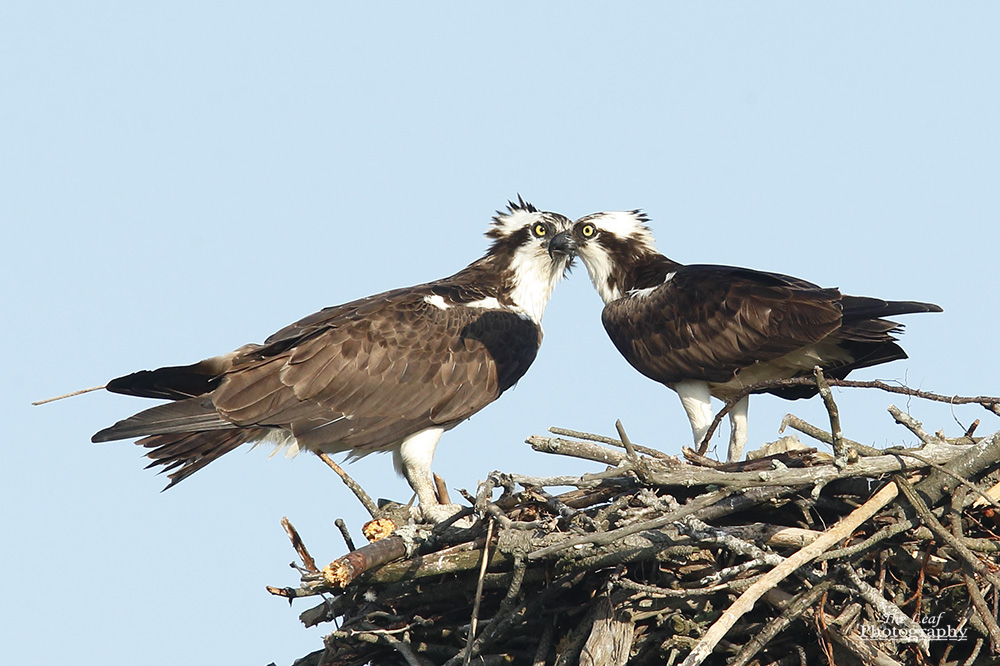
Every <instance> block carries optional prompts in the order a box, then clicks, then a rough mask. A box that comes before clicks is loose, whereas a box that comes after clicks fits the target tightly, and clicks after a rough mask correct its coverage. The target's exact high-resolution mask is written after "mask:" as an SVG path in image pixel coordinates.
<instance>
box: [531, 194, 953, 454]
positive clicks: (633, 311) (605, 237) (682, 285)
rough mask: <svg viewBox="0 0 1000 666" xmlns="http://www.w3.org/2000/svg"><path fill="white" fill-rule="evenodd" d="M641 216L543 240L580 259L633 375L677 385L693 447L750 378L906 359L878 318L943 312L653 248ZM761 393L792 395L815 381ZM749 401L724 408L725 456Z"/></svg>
mask: <svg viewBox="0 0 1000 666" xmlns="http://www.w3.org/2000/svg"><path fill="white" fill-rule="evenodd" d="M647 221H648V219H647V218H646V216H645V215H644V214H643V213H642V212H640V211H637V210H635V211H629V212H609V213H595V214H593V215H588V216H586V217H583V218H580V219H579V220H577V221H576V222H575V223H573V226H572V228H571V229H568V230H567V231H564V232H562V233H560V234H559V235H558V236H557V237H556V238H555V239H553V240H552V244H551V247H554V248H556V249H558V250H560V251H564V252H569V253H575V254H576V255H577V256H579V257H580V259H581V260H582V261H583V263H584V265H585V266H586V267H587V272H588V273H589V274H590V279H591V281H592V282H593V283H594V287H595V288H596V289H597V291H598V293H599V294H600V295H601V298H602V299H603V300H604V312H603V314H602V316H601V320H602V321H603V322H604V328H605V329H606V330H607V332H608V335H609V336H610V337H611V341H612V342H614V344H615V347H617V348H618V351H619V352H621V354H622V356H624V357H625V359H626V360H627V361H628V362H629V363H630V364H631V365H632V367H634V368H635V369H636V370H638V371H639V372H641V373H642V374H644V375H646V376H647V377H649V378H650V379H653V380H655V381H658V382H660V383H661V384H664V385H666V386H667V387H669V388H671V389H673V390H675V391H676V392H677V393H678V395H679V396H680V399H681V403H682V404H683V406H684V409H685V411H686V412H687V416H688V420H689V421H690V422H691V429H692V431H693V432H694V441H695V444H696V445H698V444H701V442H702V439H703V438H704V436H705V434H706V433H707V431H708V428H709V426H710V425H711V423H712V421H713V419H714V417H713V413H712V408H711V398H712V396H715V397H716V398H719V399H722V400H727V399H729V398H731V397H734V396H735V394H736V393H737V392H738V391H739V390H741V389H742V388H743V387H744V386H746V385H748V384H754V383H757V382H761V381H766V380H773V379H787V378H791V377H801V376H806V375H809V374H811V373H812V370H813V368H814V367H815V366H820V367H821V368H822V369H823V371H824V372H825V373H826V374H827V375H828V376H830V377H835V378H838V379H843V378H844V377H846V376H847V374H848V373H850V372H851V371H852V370H855V369H857V368H866V367H868V366H873V365H878V364H880V363H886V362H888V361H893V360H896V359H901V358H906V353H905V352H904V351H903V350H902V348H901V347H900V346H899V345H898V344H896V342H895V339H896V338H894V337H893V333H897V332H899V330H900V328H901V326H900V325H899V324H896V323H895V322H892V321H888V320H886V319H883V318H882V317H888V316H891V315H899V314H907V313H912V312H941V308H940V307H938V306H937V305H933V304H931V303H918V302H915V301H884V300H880V299H877V298H867V297H859V296H846V295H844V294H841V293H840V291H839V290H837V289H823V288H820V287H818V286H817V285H815V284H812V283H810V282H806V281H805V280H800V279H798V278H794V277H788V276H787V275H779V274H777V273H765V272H762V271H755V270H751V269H748V268H736V267H732V266H713V265H683V264H679V263H677V262H676V261H673V260H671V259H668V258H667V257H665V256H663V255H662V254H660V253H659V252H657V251H656V247H655V246H654V243H653V236H652V234H651V233H650V231H649V228H648V227H647V226H646V223H647ZM764 392H766V393H772V394H775V395H778V396H780V397H782V398H785V399H788V400H795V399H798V398H805V397H809V396H811V395H814V394H815V393H816V388H815V387H807V386H802V387H798V386H796V387H783V388H773V389H767V390H765V391H764ZM747 402H748V398H747V397H744V398H743V399H742V400H740V401H739V402H738V403H737V404H736V405H735V406H734V407H733V409H732V411H731V412H730V413H729V417H730V424H731V432H730V438H729V455H728V460H729V461H730V462H733V461H736V460H738V459H739V458H740V455H741V454H742V451H743V445H744V444H745V443H746V441H747Z"/></svg>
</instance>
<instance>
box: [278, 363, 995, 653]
mask: <svg viewBox="0 0 1000 666" xmlns="http://www.w3.org/2000/svg"><path fill="white" fill-rule="evenodd" d="M817 381H820V382H821V386H820V388H821V394H822V395H824V399H825V400H826V401H827V402H826V404H827V407H828V410H829V411H830V417H831V424H830V425H831V427H830V429H829V430H828V431H827V430H821V429H819V428H816V427H814V426H811V425H809V424H807V423H804V422H802V421H800V420H798V419H796V418H795V417H792V416H789V417H786V425H789V426H791V427H793V428H795V429H797V430H800V431H802V432H806V433H808V434H810V435H811V436H813V437H816V438H819V439H821V440H823V441H825V442H827V443H829V444H830V445H832V447H833V454H832V455H829V454H825V453H821V452H818V451H817V450H816V449H813V448H807V447H805V446H803V445H801V444H796V443H795V442H791V445H789V444H790V441H789V440H790V439H791V438H786V441H783V442H781V443H779V444H778V445H776V446H772V447H771V448H769V449H767V450H765V451H763V452H762V454H761V457H758V458H757V459H755V460H749V461H747V462H742V463H734V464H720V463H717V462H714V461H711V460H709V459H707V458H705V457H704V455H703V453H704V452H698V451H690V450H685V459H684V460H680V459H677V458H674V457H671V456H667V455H664V454H663V453H660V452H658V451H655V450H653V449H647V448H644V447H641V446H637V445H633V444H632V443H631V442H630V441H629V440H628V437H627V436H626V434H625V433H624V431H623V430H622V429H621V428H620V427H619V437H618V438H606V437H599V436H595V435H588V434H585V433H577V432H573V431H567V430H559V429H553V435H552V436H544V437H539V436H535V437H531V438H529V440H528V442H529V443H530V444H531V445H532V446H533V447H534V448H536V449H537V450H541V451H546V452H550V453H556V454H560V455H569V456H573V457H578V458H586V459H589V460H594V461H598V462H600V463H603V464H604V465H606V466H607V469H605V470H604V471H601V472H599V473H594V474H585V475H583V476H581V477H550V478H536V477H529V476H522V475H517V474H506V473H501V472H494V473H493V474H491V475H490V477H489V478H488V479H487V480H486V481H484V482H483V483H481V484H480V485H479V488H478V490H477V493H476V495H475V496H467V497H466V499H467V501H468V502H469V504H470V506H469V507H468V508H467V509H465V510H464V511H462V512H461V513H459V514H458V515H456V516H455V517H454V518H453V519H452V520H450V521H448V522H447V523H442V524H439V525H436V526H429V525H421V524H416V523H414V522H413V521H412V520H410V519H408V518H409V512H408V511H407V509H406V507H399V506H398V505H395V506H386V507H381V508H376V507H374V505H372V503H371V501H370V500H367V496H364V498H365V500H366V506H368V507H369V508H370V509H371V510H372V511H373V515H375V516H376V520H373V521H372V523H369V525H368V526H367V528H368V529H367V530H366V533H370V535H371V537H372V538H376V540H375V541H373V542H372V543H370V544H368V545H366V546H364V547H361V548H357V549H355V548H354V546H353V544H352V542H351V540H350V537H349V536H346V534H347V533H346V529H345V528H343V523H342V522H341V523H340V525H341V526H342V530H344V533H345V538H346V540H347V546H348V549H349V552H348V553H347V554H346V555H344V556H342V557H339V558H338V559H336V560H334V561H333V562H332V563H331V564H329V565H327V566H325V567H322V568H320V567H318V566H317V565H316V563H315V560H314V559H313V558H312V556H311V555H310V554H309V552H308V550H307V549H306V547H305V545H304V544H303V542H302V539H301V538H300V537H299V535H298V534H297V533H296V531H295V529H294V528H293V527H292V525H291V524H290V523H288V522H287V520H286V521H284V524H285V528H286V530H287V532H288V534H289V536H290V538H291V540H292V544H293V546H294V547H295V550H296V552H297V553H298V555H299V557H300V559H301V564H297V565H295V566H296V567H297V568H298V570H299V572H300V573H301V581H300V583H299V584H298V585H297V586H295V587H280V588H279V587H271V588H268V589H269V590H270V591H271V592H272V593H273V594H276V595H280V596H283V597H287V598H289V599H294V598H299V597H317V596H319V597H322V602H321V603H320V604H319V605H316V606H314V607H312V608H310V609H308V610H306V611H305V612H303V613H302V614H301V616H300V618H301V620H302V622H303V623H304V624H305V625H306V626H315V625H319V624H322V623H334V624H333V625H331V632H330V633H329V634H328V635H327V636H326V637H325V639H324V645H323V646H322V648H321V649H318V650H317V651H316V652H314V653H312V654H310V655H307V656H305V657H303V658H302V659H300V660H298V661H297V662H296V664H298V665H300V666H306V665H309V666H319V665H323V666H329V665H338V666H348V665H358V666H361V665H363V664H407V665H409V666H416V665H430V664H446V665H448V666H458V665H460V664H468V663H474V664H531V665H538V666H541V665H543V664H549V665H552V664H555V665H564V664H565V665H569V664H576V663H579V664H586V665H594V666H606V665H615V664H626V663H628V664H636V665H638V664H683V665H685V666H694V665H695V664H701V663H706V664H729V665H748V664H761V665H763V664H786V665H793V664H795V665H797V664H822V663H830V664H833V663H838V664H849V663H854V664H857V663H860V664H878V665H890V664H940V665H945V664H948V665H951V664H980V663H1000V626H998V620H997V616H998V613H997V610H998V605H1000V594H998V591H1000V571H998V570H1000V504H998V501H997V498H998V497H1000V484H998V483H997V481H998V479H1000V431H998V432H996V433H994V434H992V435H990V436H988V437H982V438H980V437H976V436H975V433H974V430H975V427H973V428H970V430H969V431H968V432H966V433H964V434H962V435H961V436H959V437H946V436H945V435H944V434H943V433H937V434H929V433H927V432H926V431H924V429H923V428H922V426H921V425H920V423H918V422H917V421H915V420H914V419H913V418H912V417H911V416H909V415H908V414H905V413H902V412H901V411H899V410H897V409H896V408H894V407H890V412H891V413H892V415H893V417H894V418H895V420H896V421H897V423H899V424H901V425H902V426H904V427H905V428H906V429H908V430H909V431H910V432H912V433H913V434H915V435H916V436H917V437H918V438H919V439H920V442H921V445H920V446H919V447H918V448H914V449H902V448H894V449H885V450H877V449H872V448H870V447H867V446H863V445H861V444H858V443H857V442H852V441H850V440H847V439H845V438H844V437H843V435H842V433H840V428H839V417H838V415H837V412H836V405H835V404H834V403H833V399H832V396H831V395H830V392H829V388H828V386H827V385H826V382H825V380H823V379H822V376H819V377H817ZM829 383H830V384H841V382H834V381H830V382H829ZM844 384H847V385H851V384H854V385H857V384H858V383H856V382H852V383H847V382H844ZM824 388H825V390H826V392H825V393H822V391H823V389H824ZM875 388H879V387H875ZM892 390H893V391H894V392H897V393H902V392H908V393H907V394H908V395H918V394H919V397H929V398H930V399H936V398H934V397H933V394H927V393H921V392H917V391H911V390H909V389H905V391H904V390H903V389H902V387H893V388H892ZM937 398H940V399H944V400H948V401H949V402H955V401H966V402H978V403H979V404H982V405H983V406H985V407H987V409H989V410H990V411H992V412H994V413H998V414H1000V399H996V398H982V397H980V398H967V399H960V398H944V397H942V396H937ZM720 418H721V415H720ZM977 423H978V421H977ZM331 464H332V463H331ZM341 473H342V471H341ZM567 487H568V488H571V490H568V491H565V490H564V491H563V492H559V493H557V492H556V489H565V488H567ZM354 489H355V492H356V493H359V491H360V493H359V497H362V496H363V491H362V490H360V489H358V488H356V487H355V488H354ZM550 491H551V492H550Z"/></svg>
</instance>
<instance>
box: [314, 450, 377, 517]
mask: <svg viewBox="0 0 1000 666" xmlns="http://www.w3.org/2000/svg"><path fill="white" fill-rule="evenodd" d="M316 455H317V456H319V459H320V460H322V461H323V462H325V463H326V464H327V466H328V467H329V468H330V469H332V470H333V471H334V472H336V473H337V476H339V477H340V480H341V481H343V482H344V485H345V486H347V487H348V488H350V489H351V492H353V493H354V496H355V497H357V498H358V500H359V501H360V502H361V505H362V506H363V507H365V511H367V512H368V514H369V515H370V516H371V517H372V518H376V517H378V506H377V505H376V504H375V502H373V501H372V498H371V497H369V496H368V493H366V492H365V489H364V488H362V487H361V485H360V484H359V483H358V482H357V481H355V480H354V479H352V478H351V477H350V475H348V473H347V472H345V471H344V468H343V467H341V466H340V465H338V464H337V463H335V462H333V459H331V458H330V456H328V455H327V454H325V453H317V454H316Z"/></svg>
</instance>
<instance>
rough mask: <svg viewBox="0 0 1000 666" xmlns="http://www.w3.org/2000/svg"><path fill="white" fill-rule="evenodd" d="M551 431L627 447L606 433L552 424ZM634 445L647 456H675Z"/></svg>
mask: <svg viewBox="0 0 1000 666" xmlns="http://www.w3.org/2000/svg"><path fill="white" fill-rule="evenodd" d="M549 432H551V433H552V434H553V435H563V436H565V437H575V438H576V439H586V440H589V441H591V442H600V443H601V444H610V445H611V446H617V447H619V448H625V445H624V444H623V443H622V441H621V440H620V439H615V438H614V437H608V436H606V435H595V434H594V433H591V432H581V431H579V430H571V429H569V428H558V427H556V426H552V427H551V428H549ZM632 447H633V448H634V449H635V450H636V451H638V452H639V453H644V454H646V455H647V456H652V457H653V458H659V459H661V460H673V456H670V455H667V454H666V453H664V452H663V451H658V450H657V449H652V448H650V447H648V446H641V445H639V444H636V443H635V442H633V443H632Z"/></svg>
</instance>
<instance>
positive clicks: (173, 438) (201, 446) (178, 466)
mask: <svg viewBox="0 0 1000 666" xmlns="http://www.w3.org/2000/svg"><path fill="white" fill-rule="evenodd" d="M269 430H270V429H269V428H240V429H237V430H222V431H220V430H215V431H209V432H189V433H168V434H162V435H152V436H150V437H144V438H143V439H140V440H139V441H138V442H136V444H139V445H140V446H144V447H146V448H147V449H152V450H151V451H150V452H149V453H147V454H146V457H147V458H150V459H151V460H152V461H153V462H151V463H149V465H147V466H146V467H147V469H148V468H150V467H163V469H161V470H160V472H161V473H162V472H170V473H169V474H167V478H169V479H170V483H168V484H167V485H166V487H165V488H164V490H167V489H168V488H171V487H173V486H175V485H177V484H178V483H180V482H181V481H183V480H184V479H186V478H187V477H189V476H191V475H192V474H194V473H195V472H197V471H198V470H199V469H201V468H202V467H204V466H205V465H207V464H208V463H210V462H212V461H213V460H216V459H218V458H221V457H222V456H224V455H225V454H227V453H229V452H230V451H232V450H233V449H236V448H238V447H239V446H240V445H242V444H246V443H247V442H252V441H255V440H259V439H262V438H263V437H265V436H266V435H267V434H268V432H269ZM171 470H176V471H171Z"/></svg>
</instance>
